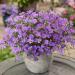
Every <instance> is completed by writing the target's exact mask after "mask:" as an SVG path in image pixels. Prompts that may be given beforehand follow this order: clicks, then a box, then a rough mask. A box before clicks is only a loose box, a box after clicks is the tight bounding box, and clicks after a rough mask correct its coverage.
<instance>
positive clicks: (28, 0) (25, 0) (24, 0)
mask: <svg viewBox="0 0 75 75" xmlns="http://www.w3.org/2000/svg"><path fill="white" fill-rule="evenodd" d="M13 1H15V2H17V3H18V6H19V7H20V8H25V7H27V6H28V5H29V4H32V3H33V2H34V1H39V0H13Z"/></svg>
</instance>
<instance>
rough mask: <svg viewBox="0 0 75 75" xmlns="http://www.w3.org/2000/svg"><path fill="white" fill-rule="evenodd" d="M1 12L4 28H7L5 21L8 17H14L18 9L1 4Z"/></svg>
mask: <svg viewBox="0 0 75 75" xmlns="http://www.w3.org/2000/svg"><path fill="white" fill-rule="evenodd" d="M1 12H2V16H3V22H4V25H5V27H7V24H6V19H7V18H8V17H9V16H10V15H15V14H18V8H17V7H16V6H14V5H11V6H9V5H6V4H2V5H1Z"/></svg>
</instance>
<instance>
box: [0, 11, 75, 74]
mask: <svg viewBox="0 0 75 75" xmlns="http://www.w3.org/2000/svg"><path fill="white" fill-rule="evenodd" d="M7 22H8V28H7V30H6V31H7V34H6V36H5V37H4V40H3V41H2V42H0V47H2V48H5V46H10V48H11V49H12V52H13V53H14V54H15V55H16V56H18V55H19V54H20V53H22V52H23V53H24V54H25V57H24V61H25V64H26V67H27V68H28V69H29V70H30V71H31V72H33V73H43V72H46V71H47V70H48V67H49V62H48V61H49V58H48V57H49V56H51V55H52V53H53V52H54V51H58V52H60V53H61V54H63V52H64V48H65V46H66V42H70V43H71V44H74V40H73V39H72V36H71V30H70V28H71V27H72V24H71V23H70V22H69V21H68V20H67V19H66V18H62V17H60V16H59V15H57V14H55V13H54V12H52V11H48V12H38V11H32V10H29V11H27V12H22V13H20V14H19V15H16V16H11V17H9V18H8V20H7Z"/></svg>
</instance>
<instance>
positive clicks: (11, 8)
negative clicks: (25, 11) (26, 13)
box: [1, 4, 18, 15]
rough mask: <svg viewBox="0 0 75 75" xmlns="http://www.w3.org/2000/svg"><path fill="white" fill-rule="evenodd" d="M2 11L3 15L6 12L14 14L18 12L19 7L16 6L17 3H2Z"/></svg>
mask: <svg viewBox="0 0 75 75" xmlns="http://www.w3.org/2000/svg"><path fill="white" fill-rule="evenodd" d="M1 12H2V14H3V15H5V14H9V15H12V14H17V13H18V8H17V7H16V6H15V5H11V6H9V5H6V4H2V5H1Z"/></svg>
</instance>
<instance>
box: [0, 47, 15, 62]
mask: <svg viewBox="0 0 75 75" xmlns="http://www.w3.org/2000/svg"><path fill="white" fill-rule="evenodd" d="M11 57H14V55H13V54H11V49H10V48H6V49H4V50H0V62H1V61H4V60H6V59H8V58H11Z"/></svg>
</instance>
